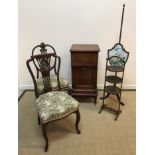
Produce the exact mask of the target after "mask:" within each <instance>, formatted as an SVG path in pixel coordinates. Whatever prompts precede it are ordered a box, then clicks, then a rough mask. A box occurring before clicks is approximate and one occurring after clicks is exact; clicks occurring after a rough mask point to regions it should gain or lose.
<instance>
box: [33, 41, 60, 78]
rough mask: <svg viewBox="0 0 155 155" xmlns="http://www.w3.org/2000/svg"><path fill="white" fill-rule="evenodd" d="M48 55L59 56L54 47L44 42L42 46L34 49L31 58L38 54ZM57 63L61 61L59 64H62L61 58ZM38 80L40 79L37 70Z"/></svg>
mask: <svg viewBox="0 0 155 155" xmlns="http://www.w3.org/2000/svg"><path fill="white" fill-rule="evenodd" d="M46 53H53V54H55V55H57V54H56V51H55V49H54V47H53V46H51V45H49V44H45V43H43V42H42V43H41V44H40V45H37V46H35V47H34V48H33V49H32V55H31V56H34V55H38V54H46ZM57 61H59V63H60V61H61V58H60V57H59V59H58V60H57ZM56 66H57V64H56ZM38 78H39V71H38V68H37V79H38Z"/></svg>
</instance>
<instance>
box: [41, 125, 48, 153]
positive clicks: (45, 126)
mask: <svg viewBox="0 0 155 155" xmlns="http://www.w3.org/2000/svg"><path fill="white" fill-rule="evenodd" d="M46 128H47V124H42V133H43V136H44V139H45V152H47V150H48V138H47V131H46Z"/></svg>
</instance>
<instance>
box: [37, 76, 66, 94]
mask: <svg viewBox="0 0 155 155" xmlns="http://www.w3.org/2000/svg"><path fill="white" fill-rule="evenodd" d="M50 81H51V87H52V89H53V90H58V81H57V76H56V75H51V76H50ZM59 81H60V87H61V88H66V87H69V82H68V81H67V80H65V79H64V78H62V77H60V79H59ZM36 82H37V89H38V92H39V93H41V92H42V91H43V89H44V84H43V80H42V78H39V79H37V80H36Z"/></svg>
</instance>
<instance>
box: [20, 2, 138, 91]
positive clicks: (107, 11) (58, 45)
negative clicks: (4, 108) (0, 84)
mask: <svg viewBox="0 0 155 155" xmlns="http://www.w3.org/2000/svg"><path fill="white" fill-rule="evenodd" d="M124 2H125V4H126V7H125V14H124V24H123V32H122V44H123V45H124V47H125V49H126V50H127V51H129V52H130V56H129V60H128V62H127V65H126V70H125V77H124V88H129V89H130V88H136V10H135V7H136V6H135V5H136V4H135V0H130V1H125V0H19V13H18V14H19V54H18V55H19V57H18V69H19V76H18V77H19V80H18V82H19V84H18V86H19V87H20V88H28V87H30V86H32V79H31V77H30V74H29V72H28V70H27V68H26V60H27V59H28V58H30V55H31V51H32V48H33V47H34V46H36V45H38V44H40V43H41V42H45V43H48V44H51V45H53V46H54V47H55V49H56V52H57V54H58V55H59V56H60V57H61V59H62V64H61V70H60V74H61V76H63V77H65V78H66V79H67V80H69V81H70V82H71V62H70V52H69V49H70V47H71V45H72V44H73V43H93V44H99V46H100V49H101V51H100V53H99V61H98V82H97V84H98V88H103V85H104V75H105V59H106V54H107V49H110V48H112V47H113V46H114V44H115V43H116V42H118V41H119V31H120V22H121V14H122V7H123V3H124Z"/></svg>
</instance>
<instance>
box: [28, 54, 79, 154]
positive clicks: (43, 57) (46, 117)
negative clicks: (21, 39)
mask: <svg viewBox="0 0 155 155" xmlns="http://www.w3.org/2000/svg"><path fill="white" fill-rule="evenodd" d="M57 59H59V57H58V56H56V55H55V54H54V53H45V54H39V55H34V56H32V57H31V58H30V59H28V60H27V61H26V65H27V67H28V70H29V72H30V74H31V77H32V79H33V83H34V88H35V89H34V90H35V96H36V106H37V110H38V124H41V127H42V133H43V136H44V139H45V142H46V144H45V152H47V150H48V137H47V133H46V127H47V125H48V123H50V122H54V121H57V120H60V119H63V118H65V117H67V116H69V115H71V114H72V113H75V114H76V123H75V128H76V131H77V133H78V134H80V130H79V128H78V124H79V122H80V112H79V103H78V101H77V100H75V99H74V98H72V97H71V96H70V95H68V94H67V92H65V91H60V90H61V88H60V82H59V70H58V72H57V71H56V68H55V67H56V61H57ZM58 66H60V64H59V63H58ZM35 71H36V72H39V73H41V77H42V83H43V89H42V90H43V91H42V92H41V93H40V92H39V90H38V85H37V82H36V77H35V76H34V75H35V74H34V73H35ZM52 71H53V72H54V73H55V76H56V77H57V83H58V90H59V91H54V90H53V88H52V87H51V81H50V72H52ZM39 73H38V74H39Z"/></svg>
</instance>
